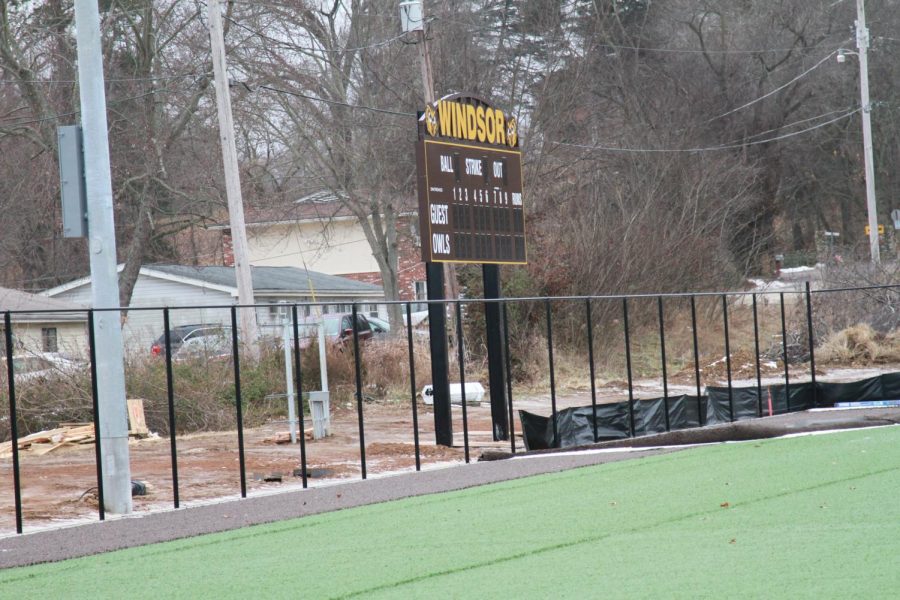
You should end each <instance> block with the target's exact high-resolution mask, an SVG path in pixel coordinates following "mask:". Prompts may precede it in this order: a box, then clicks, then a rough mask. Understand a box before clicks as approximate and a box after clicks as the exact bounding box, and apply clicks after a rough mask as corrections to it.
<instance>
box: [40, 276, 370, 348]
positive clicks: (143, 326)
mask: <svg viewBox="0 0 900 600" xmlns="http://www.w3.org/2000/svg"><path fill="white" fill-rule="evenodd" d="M54 297H55V298H59V299H61V300H69V301H71V302H78V303H80V304H83V305H85V306H89V305H90V304H91V287H90V284H88V283H86V284H84V285H82V286H79V287H77V288H74V289H71V290H67V291H65V292H61V293H59V294H56V295H55V296H54ZM307 300H308V299H307V298H298V297H296V296H291V297H287V296H286V297H271V296H257V298H256V302H257V304H277V303H278V302H285V303H295V302H296V303H301V302H305V301H307ZM354 300H355V301H356V302H357V303H358V304H359V310H360V312H363V311H364V310H365V311H366V312H368V306H369V305H373V304H377V303H378V302H379V301H380V300H383V298H381V297H379V296H378V295H375V296H369V297H360V298H358V299H354V298H336V297H317V298H316V301H317V302H323V303H326V302H342V303H345V304H346V309H347V310H350V309H349V307H350V305H351V304H352V303H353V302H354ZM236 303H237V299H236V298H235V297H233V296H232V295H231V294H229V293H227V292H222V291H219V290H210V289H205V288H202V287H200V286H197V285H190V284H187V283H180V282H175V281H168V280H165V279H157V278H155V277H148V276H147V275H144V274H141V275H139V276H138V279H137V282H136V283H135V286H134V293H133V294H132V298H131V309H132V310H129V312H128V318H127V320H126V322H125V323H124V324H123V326H122V337H123V341H124V345H125V351H126V352H129V353H134V354H135V355H137V356H140V355H142V354H145V353H148V352H149V349H150V346H151V345H152V344H153V342H154V341H155V340H156V339H157V338H158V337H159V336H160V335H162V333H163V310H162V309H163V307H166V306H168V307H187V308H170V310H169V322H170V324H171V326H172V327H176V326H178V325H200V324H202V325H230V324H231V311H230V309H228V308H227V307H228V306H230V305H232V304H236ZM192 306H214V307H217V306H221V307H223V308H190V307H192ZM140 308H147V309H148V310H133V309H140ZM329 308H330V310H329V312H337V311H336V310H335V307H329ZM287 310H289V309H287ZM303 312H304V311H303V310H302V308H301V309H300V315H301V316H304V314H303ZM257 321H258V323H259V325H260V332H261V334H262V335H264V336H267V337H270V336H271V337H280V336H281V322H282V319H281V317H280V315H279V311H278V310H274V311H273V310H270V309H268V308H258V309H257Z"/></svg>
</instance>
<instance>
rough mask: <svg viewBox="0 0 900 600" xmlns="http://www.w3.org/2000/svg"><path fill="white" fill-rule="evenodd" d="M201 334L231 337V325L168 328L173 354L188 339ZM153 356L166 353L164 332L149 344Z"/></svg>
mask: <svg viewBox="0 0 900 600" xmlns="http://www.w3.org/2000/svg"><path fill="white" fill-rule="evenodd" d="M203 336H218V337H225V338H230V337H231V327H228V326H226V325H178V326H176V327H173V328H172V329H171V330H169V340H170V341H169V343H170V345H171V346H172V355H173V356H174V355H175V353H176V352H178V349H179V348H181V346H182V345H183V344H184V343H185V342H186V341H188V340H190V339H192V338H197V337H203ZM150 354H152V355H153V356H163V357H164V356H165V355H166V334H165V333H163V334H162V335H160V336H159V337H158V338H156V341H155V342H153V344H152V345H151V346H150Z"/></svg>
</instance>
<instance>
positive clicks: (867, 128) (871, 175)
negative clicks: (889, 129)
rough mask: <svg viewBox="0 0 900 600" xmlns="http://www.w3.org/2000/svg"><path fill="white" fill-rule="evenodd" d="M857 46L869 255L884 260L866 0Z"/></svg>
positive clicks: (860, 3)
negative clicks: (876, 181)
mask: <svg viewBox="0 0 900 600" xmlns="http://www.w3.org/2000/svg"><path fill="white" fill-rule="evenodd" d="M856 47H857V49H858V50H859V97H860V102H861V104H862V129H863V158H864V159H865V168H866V211H867V213H868V223H869V256H870V258H871V260H872V264H873V265H874V266H876V267H877V266H878V265H880V264H881V248H880V247H879V238H878V208H877V205H876V202H875V159H874V156H873V154H874V153H873V151H872V102H871V101H870V100H869V58H868V50H869V28H868V27H867V26H866V6H865V1H864V0H856Z"/></svg>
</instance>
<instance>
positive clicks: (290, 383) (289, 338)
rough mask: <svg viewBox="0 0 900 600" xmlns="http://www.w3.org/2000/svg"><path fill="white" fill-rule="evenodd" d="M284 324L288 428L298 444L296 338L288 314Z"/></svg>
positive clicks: (294, 442)
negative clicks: (294, 350) (295, 405)
mask: <svg viewBox="0 0 900 600" xmlns="http://www.w3.org/2000/svg"><path fill="white" fill-rule="evenodd" d="M285 308H286V307H285ZM282 323H283V325H284V326H283V327H282V328H281V345H282V346H284V385H285V388H284V389H285V390H286V392H287V394H286V395H287V403H288V423H289V425H288V427H290V431H291V443H292V444H296V443H297V428H296V421H297V415H296V413H295V412H294V365H293V364H291V348H292V346H291V343H292V342H293V337H294V336H293V335H292V334H291V330H290V327H291V325H292V324H293V323H292V321H291V317H290V316H289V314H288V313H285V315H284V319H283V321H282Z"/></svg>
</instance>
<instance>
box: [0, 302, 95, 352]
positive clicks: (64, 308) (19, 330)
mask: <svg viewBox="0 0 900 600" xmlns="http://www.w3.org/2000/svg"><path fill="white" fill-rule="evenodd" d="M0 311H2V312H6V311H10V312H11V314H10V322H11V324H12V328H11V330H12V333H13V338H14V341H15V346H16V352H28V353H39V352H58V353H60V354H65V355H70V356H76V357H83V356H85V355H86V354H87V349H88V342H87V320H88V319H87V307H86V306H84V305H82V304H76V303H75V302H70V301H67V300H61V299H57V298H46V297H44V296H39V295H36V294H29V293H27V292H22V291H19V290H11V289H8V288H3V287H0ZM20 311H36V312H20ZM37 311H40V312H37ZM47 311H50V312H47ZM0 333H2V334H3V335H4V336H5V331H4V329H3V324H2V323H0ZM5 353H6V342H5V337H0V354H5Z"/></svg>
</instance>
